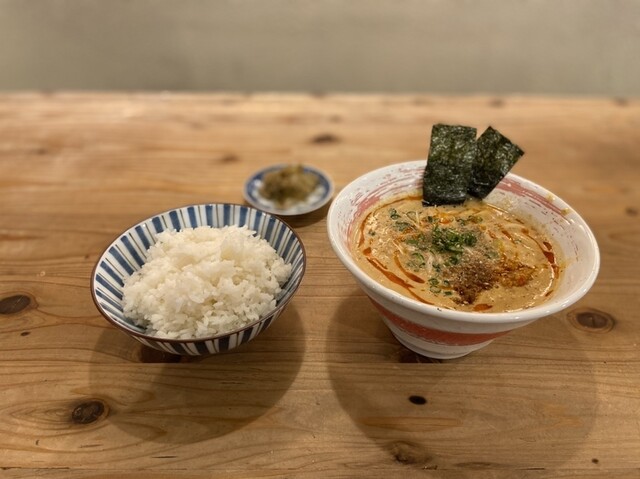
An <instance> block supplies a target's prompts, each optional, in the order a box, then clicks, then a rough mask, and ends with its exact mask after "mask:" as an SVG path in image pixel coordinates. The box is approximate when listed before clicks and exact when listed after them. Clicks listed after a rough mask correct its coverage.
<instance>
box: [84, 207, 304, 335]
mask: <svg viewBox="0 0 640 479" xmlns="http://www.w3.org/2000/svg"><path fill="white" fill-rule="evenodd" d="M217 205H229V206H239V207H241V208H246V209H249V210H255V211H259V212H260V213H262V214H264V215H266V216H267V217H269V218H271V217H275V218H276V219H277V220H278V221H280V222H281V223H282V224H283V225H284V226H285V227H286V228H288V229H289V230H290V231H291V233H292V234H293V235H294V236H295V237H296V239H297V240H298V243H299V244H300V248H301V250H302V271H301V272H300V279H299V280H298V281H297V282H296V283H295V284H293V286H292V289H291V291H290V292H289V294H288V295H287V296H286V297H285V298H284V300H283V301H282V302H280V303H278V304H276V307H275V308H273V309H270V310H269V312H268V313H266V314H263V315H262V316H260V317H259V318H258V319H256V320H254V321H251V322H250V323H249V324H246V325H244V326H241V327H240V328H236V329H234V330H231V331H226V332H224V333H219V334H216V335H213V336H202V337H199V338H189V339H184V338H183V339H178V338H161V337H159V336H153V335H150V334H145V333H140V332H138V331H135V330H133V329H130V328H129V327H127V326H126V325H124V324H122V323H120V322H119V321H116V320H114V319H113V318H112V317H111V316H110V315H108V314H106V312H105V311H104V309H103V308H102V306H101V305H100V303H99V302H98V298H97V295H96V273H97V271H98V268H99V266H100V262H101V260H102V258H103V257H104V255H105V254H106V253H107V252H108V251H109V249H111V247H112V246H114V245H115V243H117V242H118V241H119V240H120V238H121V237H122V236H123V235H125V234H126V233H128V232H129V231H131V230H133V229H134V228H136V227H137V226H140V225H142V224H144V223H146V222H148V221H150V220H151V219H152V218H155V217H156V216H161V215H166V214H169V213H170V212H172V211H176V210H180V209H183V208H189V207H200V206H217ZM306 269H307V252H306V250H305V247H304V243H303V242H302V239H301V238H300V235H298V233H297V232H296V231H295V229H294V228H293V227H292V226H291V225H290V224H289V223H287V222H286V221H284V220H283V219H282V218H280V217H278V216H277V215H274V214H273V213H269V212H268V211H264V210H262V209H260V208H256V207H254V206H248V205H244V204H240V203H230V202H209V203H189V204H186V205H183V206H176V207H174V208H169V209H167V210H164V211H161V212H159V213H155V214H153V215H151V216H148V217H146V218H145V219H143V220H140V221H138V222H137V223H135V224H133V225H131V226H129V227H128V228H126V229H124V230H123V231H121V232H120V233H119V234H118V235H117V236H116V237H115V238H114V239H113V240H111V242H109V244H108V245H107V247H106V248H104V249H103V250H102V253H100V255H99V256H98V259H97V260H96V262H95V265H94V266H93V269H92V271H91V278H90V287H91V298H92V299H93V303H94V304H95V306H96V308H97V310H98V312H99V313H100V314H101V315H102V316H103V317H104V318H105V319H106V320H107V321H108V322H110V323H111V324H113V325H114V326H116V328H117V329H119V330H121V331H123V332H126V333H127V334H130V335H132V336H135V337H138V338H142V339H145V340H147V341H154V342H162V343H169V344H191V343H199V342H206V341H215V340H217V339H222V338H226V337H229V336H231V335H234V334H238V333H241V332H243V331H245V330H247V329H251V328H253V327H255V326H256V325H257V324H259V323H261V322H263V321H265V320H267V319H268V318H270V317H272V316H273V315H274V314H276V313H277V312H278V311H281V310H283V309H284V307H285V306H286V305H287V304H289V302H290V301H291V300H292V299H293V296H294V294H295V292H296V291H297V290H298V288H299V287H300V284H301V283H302V280H303V278H304V274H305V272H306Z"/></svg>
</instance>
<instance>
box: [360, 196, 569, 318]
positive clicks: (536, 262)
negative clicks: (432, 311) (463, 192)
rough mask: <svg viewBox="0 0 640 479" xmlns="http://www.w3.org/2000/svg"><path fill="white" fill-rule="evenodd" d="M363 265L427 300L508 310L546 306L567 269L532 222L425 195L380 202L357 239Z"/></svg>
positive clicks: (482, 205) (393, 286)
mask: <svg viewBox="0 0 640 479" xmlns="http://www.w3.org/2000/svg"><path fill="white" fill-rule="evenodd" d="M351 245H352V250H353V252H354V256H355V259H356V262H357V263H358V265H359V266H360V267H361V268H362V269H363V270H364V271H365V272H367V274H369V275H370V276H372V277H373V278H374V279H376V280H377V281H378V282H380V283H381V284H383V285H385V286H387V287H389V288H391V289H393V290H395V291H397V292H399V293H401V294H404V295H406V296H408V297H410V298H412V299H415V300H418V301H420V302H423V303H428V304H434V305H436V306H440V307H443V308H448V309H455V310H460V311H479V312H481V311H486V312H506V311H517V310H521V309H525V308H529V307H531V306H534V305H537V304H540V303H541V302H543V301H544V299H545V298H546V297H547V296H548V295H549V294H551V292H552V291H553V288H554V285H555V282H556V280H557V278H558V275H559V273H560V268H559V266H558V262H557V260H556V255H555V253H554V251H553V247H552V245H551V243H550V242H549V241H548V240H547V239H545V238H544V237H543V236H542V235H541V234H540V233H539V232H538V231H537V230H536V229H535V228H534V227H533V226H532V225H527V224H525V223H524V222H522V221H521V220H519V219H518V218H515V217H514V216H512V215H510V214H509V213H507V212H505V211H503V210H501V209H499V208H496V207H494V206H492V205H489V204H487V203H485V202H483V201H480V200H475V199H470V200H467V201H466V202H465V203H463V204H460V205H447V206H428V207H426V206H423V205H422V199H421V197H420V196H404V197H399V198H394V199H392V200H389V201H386V202H383V203H382V204H378V205H376V206H374V207H373V208H372V209H370V210H369V211H368V212H367V213H365V215H364V217H363V218H362V220H361V222H360V223H359V226H358V228H356V229H355V232H354V234H353V237H352V238H351Z"/></svg>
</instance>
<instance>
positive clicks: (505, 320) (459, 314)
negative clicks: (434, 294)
mask: <svg viewBox="0 0 640 479" xmlns="http://www.w3.org/2000/svg"><path fill="white" fill-rule="evenodd" d="M418 164H421V165H425V166H426V160H413V161H405V162H399V163H393V164H391V165H386V166H383V167H381V168H377V169H375V170H371V171H368V172H367V173H364V174H363V175H360V176H358V177H357V178H355V179H353V180H352V181H350V182H349V183H348V184H347V185H345V186H344V187H343V188H342V189H341V190H340V191H339V192H338V194H337V195H336V197H335V198H334V200H333V202H332V204H331V206H330V208H329V211H328V213H327V233H328V236H329V243H330V244H331V247H332V248H333V251H334V253H335V254H336V256H337V257H338V259H339V260H340V262H341V263H342V264H343V265H344V266H345V267H346V268H347V270H349V272H350V273H351V274H352V275H353V276H354V277H355V278H356V280H357V281H358V282H360V283H362V284H363V285H364V286H365V287H366V288H368V289H370V290H372V291H373V292H374V293H376V294H377V295H378V296H380V297H382V298H385V299H386V300H387V301H390V302H392V303H397V304H399V305H400V306H402V307H404V308H406V309H408V310H411V311H413V312H416V313H419V314H423V315H427V316H432V317H437V318H440V319H444V320H450V321H453V322H457V323H470V322H472V323H475V324H494V325H500V324H503V325H504V324H509V323H524V322H530V321H533V320H536V319H539V318H542V317H545V316H550V315H552V314H555V313H557V312H559V311H562V310H563V309H565V308H567V307H568V306H570V305H572V304H574V303H575V302H577V301H578V300H579V299H580V298H582V297H583V296H584V295H585V294H586V293H587V292H588V291H589V289H591V286H593V284H594V282H595V280H596V278H597V276H598V272H599V269H600V250H599V247H598V243H597V241H596V238H595V235H594V234H593V232H592V231H591V228H589V225H588V224H587V222H586V221H585V220H584V219H583V218H582V216H580V214H578V212H577V211H576V210H575V209H574V208H572V207H571V206H570V205H569V204H568V203H567V202H566V201H564V200H563V199H562V198H560V197H559V196H558V195H556V194H555V193H552V192H551V191H549V190H547V189H546V188H544V187H543V186H541V185H539V184H537V183H535V182H533V181H531V180H528V179H526V178H524V177H522V176H519V175H516V174H514V173H508V174H507V175H506V177H505V178H506V179H514V180H516V181H518V182H520V183H521V184H522V185H523V186H525V187H527V188H528V189H530V188H532V187H533V189H535V190H537V192H538V193H542V194H543V195H544V196H545V197H549V198H553V201H554V203H555V204H558V205H559V207H560V208H563V209H564V208H566V209H568V210H570V211H571V218H572V223H573V224H575V225H576V226H580V229H582V231H583V232H584V235H585V237H586V239H587V240H588V243H589V245H590V246H591V250H592V253H593V260H592V263H591V265H590V270H589V273H588V275H587V276H586V278H585V281H584V282H583V284H582V287H580V288H579V289H577V290H575V291H573V292H572V293H571V294H569V295H568V296H566V297H563V298H560V300H551V301H545V302H543V303H542V304H539V305H536V306H532V307H530V308H526V309H521V310H517V311H503V312H496V313H485V312H476V311H457V310H453V309H448V308H445V307H441V306H437V305H431V304H426V303H421V302H419V301H417V300H414V299H412V298H409V297H407V296H404V295H402V294H401V293H398V292H396V291H394V290H392V289H390V288H387V287H385V286H383V285H381V284H380V283H379V282H377V281H375V280H374V279H373V278H371V276H369V275H368V274H367V273H365V272H364V271H363V270H362V269H360V267H359V266H358V265H357V264H356V263H355V261H353V259H352V258H351V256H350V253H349V251H348V250H347V249H346V248H343V246H342V244H341V242H340V240H339V239H338V238H339V232H338V230H337V220H336V217H335V215H336V211H337V210H338V208H339V207H340V204H341V203H342V202H343V201H348V199H347V195H348V194H349V193H350V191H349V190H351V189H353V188H354V187H355V185H356V184H358V183H360V182H363V181H365V180H367V179H368V178H369V177H371V176H374V175H379V174H381V173H386V172H392V171H395V170H396V169H398V168H400V167H402V166H405V167H407V166H418Z"/></svg>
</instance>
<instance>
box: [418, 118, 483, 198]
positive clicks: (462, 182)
mask: <svg viewBox="0 0 640 479" xmlns="http://www.w3.org/2000/svg"><path fill="white" fill-rule="evenodd" d="M476 154H477V144H476V129H475V128H472V127H469V126H461V125H443V124H437V125H434V126H433V128H432V129H431V145H430V148H429V159H428V160H427V166H426V168H425V171H424V181H423V182H422V185H423V186H422V202H423V204H425V205H427V206H432V205H443V204H457V203H462V202H464V201H465V199H466V198H467V191H468V189H469V185H470V183H471V174H472V170H473V164H474V161H475V158H476Z"/></svg>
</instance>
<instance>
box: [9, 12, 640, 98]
mask: <svg viewBox="0 0 640 479" xmlns="http://www.w3.org/2000/svg"><path fill="white" fill-rule="evenodd" d="M0 90H5V91H7V90H8V91H12V90H196V91H236V92H237V91H239V92H256V91H260V92H266V91H300V92H317V93H319V92H426V93H534V94H536V93H542V94H572V95H614V96H638V95H639V94H640V0H556V1H552V0H477V1H473V0H343V1H339V0H316V1H313V0H0Z"/></svg>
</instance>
